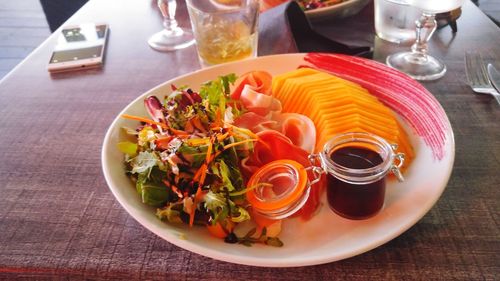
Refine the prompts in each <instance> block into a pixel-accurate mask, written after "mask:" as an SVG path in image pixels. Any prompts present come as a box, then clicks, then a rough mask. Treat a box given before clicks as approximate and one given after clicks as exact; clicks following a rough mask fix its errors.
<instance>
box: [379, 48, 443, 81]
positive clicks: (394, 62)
mask: <svg viewBox="0 0 500 281" xmlns="http://www.w3.org/2000/svg"><path fill="white" fill-rule="evenodd" d="M386 63H387V65H388V66H390V67H392V68H395V69H397V70H399V71H401V72H404V73H406V74H407V75H409V76H410V77H412V78H413V79H415V80H425V81H429V80H436V79H439V78H441V77H443V76H444V74H445V73H446V66H445V65H444V63H442V62H441V61H440V60H438V59H436V58H434V57H431V56H429V55H426V56H422V55H419V54H415V53H412V52H402V53H396V54H393V55H390V56H388V57H387V59H386Z"/></svg>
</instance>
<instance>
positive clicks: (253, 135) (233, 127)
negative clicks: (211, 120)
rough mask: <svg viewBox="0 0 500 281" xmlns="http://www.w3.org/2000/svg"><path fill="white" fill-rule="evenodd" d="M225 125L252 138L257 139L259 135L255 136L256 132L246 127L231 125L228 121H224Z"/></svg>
mask: <svg viewBox="0 0 500 281" xmlns="http://www.w3.org/2000/svg"><path fill="white" fill-rule="evenodd" d="M224 124H225V125H227V126H229V127H230V128H232V129H234V130H235V131H238V132H241V133H243V134H245V135H247V136H250V137H251V138H254V139H258V138H259V136H257V135H256V134H254V133H253V132H252V131H250V130H248V129H244V128H240V127H237V126H234V125H231V124H229V123H224Z"/></svg>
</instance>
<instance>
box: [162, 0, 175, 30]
mask: <svg viewBox="0 0 500 281" xmlns="http://www.w3.org/2000/svg"><path fill="white" fill-rule="evenodd" d="M158 7H159V8H160V11H161V14H162V15H163V26H164V27H165V29H166V30H167V31H168V32H174V31H177V29H178V27H179V26H178V25H177V21H176V20H175V12H176V10H177V2H176V0H158Z"/></svg>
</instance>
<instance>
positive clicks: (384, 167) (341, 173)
mask: <svg viewBox="0 0 500 281" xmlns="http://www.w3.org/2000/svg"><path fill="white" fill-rule="evenodd" d="M351 142H352V143H357V144H358V145H359V143H365V144H370V145H374V146H376V147H377V148H379V149H380V151H374V152H376V153H378V154H379V155H380V157H381V158H382V162H381V163H379V164H377V165H375V166H373V167H370V168H365V169H356V168H349V167H345V166H343V165H341V164H338V163H336V162H335V161H333V160H332V159H331V154H332V153H333V152H334V151H335V148H338V147H339V146H341V145H345V144H348V143H351ZM394 157H395V154H394V151H393V147H392V146H391V145H390V144H389V143H388V142H387V141H386V140H385V139H383V138H381V137H379V136H377V135H375V134H371V133H367V132H349V133H343V134H339V135H336V136H334V137H333V138H331V139H330V140H329V141H328V142H327V143H325V145H324V146H323V150H322V151H321V152H320V159H321V162H322V166H323V169H325V171H326V172H328V173H331V174H332V175H333V176H335V177H336V178H338V179H339V180H342V181H345V182H348V183H351V184H367V183H372V182H375V181H377V180H379V179H381V178H383V177H384V176H386V175H387V173H388V172H389V171H390V169H391V167H392V165H393V162H394Z"/></svg>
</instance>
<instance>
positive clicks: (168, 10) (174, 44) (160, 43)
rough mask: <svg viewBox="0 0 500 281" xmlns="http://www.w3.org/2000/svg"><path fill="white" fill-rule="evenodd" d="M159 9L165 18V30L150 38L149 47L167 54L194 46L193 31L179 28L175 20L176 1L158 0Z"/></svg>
mask: <svg viewBox="0 0 500 281" xmlns="http://www.w3.org/2000/svg"><path fill="white" fill-rule="evenodd" d="M158 7H159V8H160V11H161V14H162V16H163V26H164V29H163V30H162V31H160V32H157V33H155V34H154V35H153V36H151V37H150V38H149V40H148V44H149V46H151V48H153V49H155V50H157V51H162V52H166V51H174V50H178V49H183V48H186V47H189V46H191V45H193V44H194V36H193V33H192V32H191V30H188V29H185V28H181V27H179V25H178V24H177V21H176V20H175V12H176V10H177V2H176V0H158Z"/></svg>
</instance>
